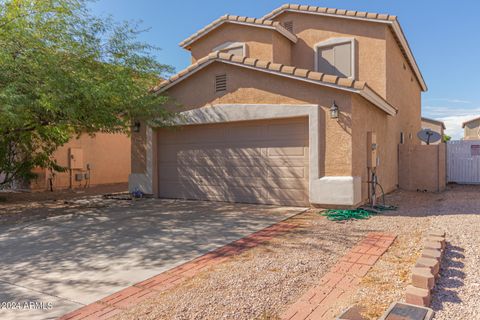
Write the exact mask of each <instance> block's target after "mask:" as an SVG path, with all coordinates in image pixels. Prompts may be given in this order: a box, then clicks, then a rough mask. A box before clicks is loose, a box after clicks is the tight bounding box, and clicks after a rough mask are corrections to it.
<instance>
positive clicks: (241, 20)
mask: <svg viewBox="0 0 480 320" xmlns="http://www.w3.org/2000/svg"><path fill="white" fill-rule="evenodd" d="M225 23H231V24H240V25H247V26H251V27H257V28H265V29H271V30H275V31H277V32H279V33H280V34H281V35H283V36H284V37H286V38H287V39H288V40H290V41H292V42H293V43H296V42H297V36H295V35H294V34H293V33H291V32H290V31H288V30H287V29H285V28H284V27H283V26H282V25H281V24H280V23H279V22H275V21H271V20H265V19H257V18H248V17H239V16H233V15H224V16H222V17H220V18H219V19H217V20H215V21H214V22H212V23H210V24H209V25H207V26H206V27H205V28H203V29H201V30H199V31H197V32H196V33H194V34H193V35H191V36H190V37H188V38H187V39H185V40H183V41H182V42H180V46H181V47H183V48H185V49H188V46H190V45H191V44H192V43H194V42H195V41H197V40H198V39H200V38H202V37H203V36H205V35H206V34H208V33H209V32H211V31H213V30H215V29H216V28H218V27H220V26H222V25H223V24H225Z"/></svg>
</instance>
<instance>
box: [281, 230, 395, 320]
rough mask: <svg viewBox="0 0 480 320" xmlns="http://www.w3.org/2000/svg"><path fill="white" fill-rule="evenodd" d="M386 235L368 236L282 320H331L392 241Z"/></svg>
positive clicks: (291, 307) (392, 239)
mask: <svg viewBox="0 0 480 320" xmlns="http://www.w3.org/2000/svg"><path fill="white" fill-rule="evenodd" d="M395 238H396V236H394V235H391V234H386V233H370V234H368V235H367V237H366V238H365V239H363V240H362V241H360V242H359V243H358V244H357V245H356V246H355V247H353V248H352V249H351V250H350V251H349V252H348V253H347V254H346V255H344V256H343V257H342V258H341V259H340V260H339V261H338V262H337V264H336V265H334V266H333V267H332V269H330V271H329V272H328V273H327V274H326V275H324V276H323V277H322V278H321V279H320V280H319V282H318V283H317V284H316V285H315V286H314V287H313V288H311V289H309V290H308V291H307V292H306V293H305V294H304V295H302V296H301V297H300V299H299V300H298V301H297V302H295V303H293V304H291V305H290V306H289V307H288V308H287V310H286V311H285V312H284V313H283V314H281V316H280V318H281V319H283V320H305V319H309V320H310V319H311V320H313V319H315V320H321V319H325V320H332V319H334V318H335V316H337V315H335V314H334V313H335V310H334V307H335V305H336V304H337V303H338V301H341V300H346V299H347V298H348V297H350V296H351V295H353V294H354V293H355V292H356V290H357V286H358V284H359V283H360V280H361V279H362V278H363V277H364V276H365V275H366V274H367V272H368V271H369V270H370V268H371V267H372V266H373V265H374V264H375V263H376V262H377V260H378V259H379V258H380V256H382V255H383V254H384V253H385V251H387V249H388V248H389V247H390V245H391V244H392V243H393V241H394V240H395Z"/></svg>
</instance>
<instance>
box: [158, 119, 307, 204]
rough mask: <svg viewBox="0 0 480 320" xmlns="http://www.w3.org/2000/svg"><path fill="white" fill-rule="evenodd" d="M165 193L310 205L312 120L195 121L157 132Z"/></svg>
mask: <svg viewBox="0 0 480 320" xmlns="http://www.w3.org/2000/svg"><path fill="white" fill-rule="evenodd" d="M158 135H159V136H158V143H159V146H158V160H159V161H158V163H159V168H158V169H159V170H158V172H159V192H160V197H162V198H181V199H199V200H216V201H229V202H245V203H264V204H280V205H307V204H308V120H307V119H306V118H295V119H282V120H273V121H246V122H236V123H230V124H212V125H193V126H185V127H183V128H177V129H160V130H159V132H158Z"/></svg>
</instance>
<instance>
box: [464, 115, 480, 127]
mask: <svg viewBox="0 0 480 320" xmlns="http://www.w3.org/2000/svg"><path fill="white" fill-rule="evenodd" d="M477 120H480V117H476V118H473V119H470V120H468V121H465V122H464V123H462V128H465V125H466V124H467V123H470V122H473V121H477Z"/></svg>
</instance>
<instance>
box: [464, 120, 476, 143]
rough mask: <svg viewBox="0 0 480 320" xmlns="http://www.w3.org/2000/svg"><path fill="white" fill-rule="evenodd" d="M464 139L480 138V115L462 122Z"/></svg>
mask: <svg viewBox="0 0 480 320" xmlns="http://www.w3.org/2000/svg"><path fill="white" fill-rule="evenodd" d="M462 128H463V139H464V140H480V117H477V118H474V119H471V120H468V121H465V122H464V123H462Z"/></svg>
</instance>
